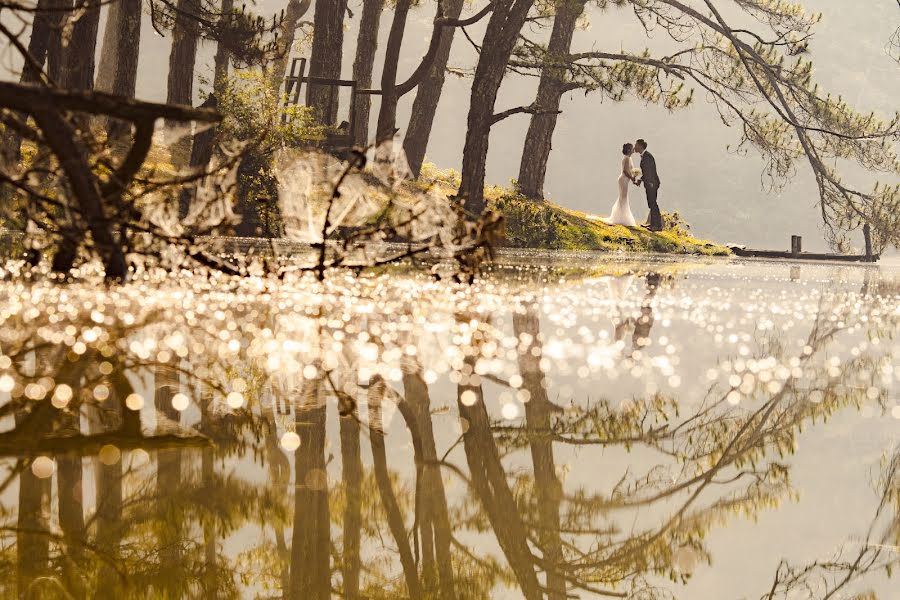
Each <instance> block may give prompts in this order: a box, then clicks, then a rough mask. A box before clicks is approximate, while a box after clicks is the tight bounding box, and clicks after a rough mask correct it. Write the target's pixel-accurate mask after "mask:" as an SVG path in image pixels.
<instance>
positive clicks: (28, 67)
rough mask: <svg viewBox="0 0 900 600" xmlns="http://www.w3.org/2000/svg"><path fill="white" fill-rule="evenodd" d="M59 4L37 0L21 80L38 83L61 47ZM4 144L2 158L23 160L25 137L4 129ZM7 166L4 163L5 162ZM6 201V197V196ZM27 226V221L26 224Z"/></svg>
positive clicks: (8, 161)
mask: <svg viewBox="0 0 900 600" xmlns="http://www.w3.org/2000/svg"><path fill="white" fill-rule="evenodd" d="M59 5H60V0H38V3H37V6H36V7H35V8H36V12H35V13H34V20H33V21H32V25H31V37H30V38H29V39H28V54H29V56H30V57H31V58H32V59H33V60H34V63H32V62H31V61H28V60H26V61H25V64H24V65H23V67H22V75H21V76H20V77H19V81H20V82H21V83H35V82H37V81H40V79H41V71H40V69H39V68H38V66H40V67H43V66H44V63H46V62H47V54H48V50H49V48H50V46H51V45H54V46H58V45H59V44H58V42H55V43H54V42H52V41H51V39H52V38H54V37H55V38H58V37H59V35H60V24H59V18H60V15H61V14H62V13H60V12H58V11H57V10H55V9H56V8H57V7H58V6H59ZM4 133H5V135H4V136H3V139H2V141H0V143H2V146H0V158H2V161H3V162H4V163H6V165H9V166H10V168H14V167H15V166H16V165H18V164H19V161H21V160H22V138H21V136H19V135H18V134H17V133H15V132H4ZM4 166H5V165H4ZM4 200H6V198H4ZM22 226H23V227H24V226H25V224H24V223H23V224H22Z"/></svg>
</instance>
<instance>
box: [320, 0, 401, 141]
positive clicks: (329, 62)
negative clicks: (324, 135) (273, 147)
mask: <svg viewBox="0 0 900 600" xmlns="http://www.w3.org/2000/svg"><path fill="white" fill-rule="evenodd" d="M403 1H407V0H401V2H403ZM345 12H347V0H329V1H328V2H321V1H320V2H316V11H315V17H314V18H313V43H312V54H311V56H310V59H309V75H310V77H325V78H329V79H339V78H340V77H341V59H342V56H343V47H344V13H345ZM306 89H307V95H306V103H307V104H308V105H309V106H310V107H312V108H313V109H314V110H315V111H316V114H317V117H318V119H319V121H320V122H322V123H323V124H325V125H335V124H336V123H337V114H338V91H339V88H337V87H334V86H325V85H315V84H309V85H308V86H307V88H306Z"/></svg>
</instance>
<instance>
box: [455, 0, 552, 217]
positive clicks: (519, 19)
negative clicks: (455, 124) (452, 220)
mask: <svg viewBox="0 0 900 600" xmlns="http://www.w3.org/2000/svg"><path fill="white" fill-rule="evenodd" d="M533 4H534V0H497V1H496V2H495V3H494V12H493V14H491V20H490V21H489V22H488V26H487V31H486V32H485V34H484V39H485V40H487V41H489V42H490V43H485V44H484V45H483V47H482V51H481V56H480V58H479V59H478V66H477V67H476V69H475V78H474V79H473V80H472V96H471V101H470V104H469V118H468V129H467V131H466V143H465V146H464V147H463V160H462V183H461V185H460V187H459V194H458V195H459V197H460V199H461V200H462V201H463V203H464V204H463V205H464V207H465V209H466V211H467V212H468V213H469V214H470V215H479V214H481V213H482V212H483V211H484V207H485V203H484V180H485V172H486V166H487V154H488V144H489V141H490V135H491V126H492V125H493V124H494V105H495V103H496V101H497V93H498V92H499V91H500V84H501V83H502V82H503V76H504V75H505V73H506V65H507V63H508V62H509V57H510V55H511V54H512V51H513V48H514V47H515V43H516V40H517V39H518V35H519V32H520V31H521V29H522V26H523V25H524V24H525V19H526V18H527V17H528V11H529V10H530V9H531V7H532V5H533Z"/></svg>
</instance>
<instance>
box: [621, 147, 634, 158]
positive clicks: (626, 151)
mask: <svg viewBox="0 0 900 600" xmlns="http://www.w3.org/2000/svg"><path fill="white" fill-rule="evenodd" d="M622 154H624V155H625V156H628V155H629V154H634V146H633V145H631V144H624V145H623V146H622Z"/></svg>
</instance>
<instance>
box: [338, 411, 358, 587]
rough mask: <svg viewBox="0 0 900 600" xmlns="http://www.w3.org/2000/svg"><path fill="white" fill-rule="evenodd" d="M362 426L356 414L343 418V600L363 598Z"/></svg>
mask: <svg viewBox="0 0 900 600" xmlns="http://www.w3.org/2000/svg"><path fill="white" fill-rule="evenodd" d="M359 434H360V427H359V421H357V419H356V415H349V416H346V417H341V464H342V465H343V466H342V469H343V478H344V493H345V494H346V496H347V501H346V504H345V506H344V551H343V560H342V575H343V578H344V585H343V592H344V594H343V597H344V598H346V599H347V600H358V599H359V597H360V596H359V572H360V568H361V563H360V539H361V535H362V478H363V464H362V458H361V457H360V445H359Z"/></svg>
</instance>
